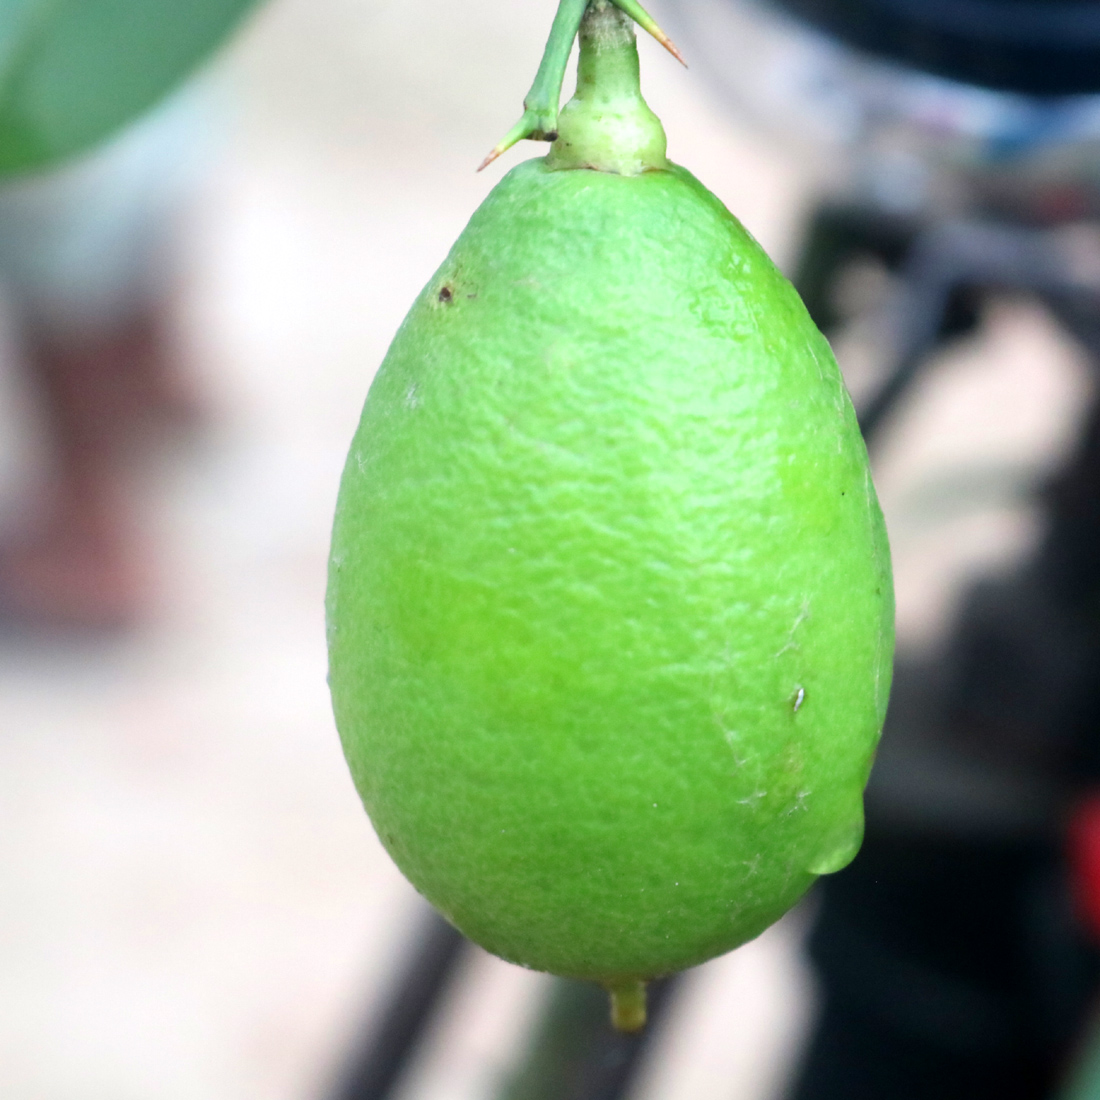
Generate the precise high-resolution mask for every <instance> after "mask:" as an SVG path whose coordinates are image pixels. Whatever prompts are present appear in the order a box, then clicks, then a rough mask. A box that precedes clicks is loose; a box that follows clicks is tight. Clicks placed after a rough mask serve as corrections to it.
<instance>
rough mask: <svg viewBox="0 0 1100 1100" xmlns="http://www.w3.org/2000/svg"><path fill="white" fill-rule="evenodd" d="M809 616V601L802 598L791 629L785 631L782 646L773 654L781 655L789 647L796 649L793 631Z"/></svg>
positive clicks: (796, 644)
mask: <svg viewBox="0 0 1100 1100" xmlns="http://www.w3.org/2000/svg"><path fill="white" fill-rule="evenodd" d="M809 617H810V601H809V600H803V601H802V607H801V608H799V611H798V615H797V616H796V617H795V620H794V622H793V623H792V624H791V629H790V630H788V631H787V640H786V642H784V643H783V646H782V648H780V649H779V650H777V651H776V652H775V654H774V656H776V657H781V656H782V655H783V654H784V653H786V652H787V650H789V649H798V643H797V642H796V641H795V640H794V636H795V632H796V631H797V630H798V628H799V627H800V626H801V625H802V624H803V623H804V622H805V621H806V620H807V619H808V618H809Z"/></svg>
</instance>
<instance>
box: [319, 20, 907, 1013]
mask: <svg viewBox="0 0 1100 1100" xmlns="http://www.w3.org/2000/svg"><path fill="white" fill-rule="evenodd" d="M580 66H581V68H580V75H579V82H578V95H577V98H576V99H575V100H574V101H573V102H572V103H571V104H570V105H568V106H567V107H566V108H565V110H563V112H562V114H561V120H560V130H559V136H558V138H557V141H556V143H555V145H554V147H553V149H552V150H551V153H550V155H549V157H547V158H546V159H539V160H531V161H527V162H526V163H523V164H520V165H519V166H518V167H517V168H515V169H513V170H512V171H511V172H509V173H508V175H507V176H506V177H505V178H504V179H503V180H502V181H501V183H500V184H499V185H498V186H497V187H496V188H495V189H494V190H493V191H492V193H491V194H490V195H489V197H488V198H487V199H486V200H485V202H484V204H483V205H482V206H481V208H480V209H479V210H478V211H477V212H476V213H475V214H474V216H473V218H472V219H471V221H470V223H469V225H468V226H467V228H466V229H465V231H464V232H463V233H462V235H461V237H460V238H459V239H458V241H457V243H456V244H455V246H454V248H453V249H452V250H451V253H450V255H449V256H448V257H447V259H446V261H445V262H444V264H443V266H442V267H441V268H440V269H439V270H438V272H437V273H436V274H435V275H434V277H433V278H432V279H431V281H430V282H429V283H428V285H427V286H426V287H425V289H424V290H423V292H422V293H421V295H420V297H419V298H418V299H417V301H416V302H415V303H414V305H413V307H412V309H411V310H410V312H409V314H408V316H407V317H406V319H405V321H404V323H403V324H402V326H401V328H400V330H399V332H398V334H397V336H396V338H395V339H394V341H393V344H392V346H391V348H390V350H389V353H388V354H387V356H386V358H385V361H384V362H383V364H382V366H381V368H380V369H379V371H378V374H377V377H376V378H375V380H374V383H373V385H372V386H371V389H370V394H369V396H368V398H367V402H366V406H365V408H364V410H363V416H362V420H361V422H360V425H359V429H358V432H357V433H356V436H355V440H354V442H353V444H352V447H351V453H350V455H349V458H348V462H347V466H346V469H345V472H344V477H343V481H342V484H341V487H340V495H339V502H338V505H337V513H336V522H335V530H334V533H333V543H332V557H331V566H330V582H329V595H328V621H329V645H330V655H331V676H330V681H331V687H332V696H333V702H334V708H335V713H336V720H337V725H338V727H339V730H340V734H341V737H342V740H343V745H344V750H345V752H346V755H347V758H348V761H349V764H350V766H351V771H352V774H353V777H354V779H355V783H356V786H357V788H358V790H359V792H360V795H361V796H362V799H363V802H364V804H365V806H366V808H367V810H368V812H369V814H370V816H371V819H372V820H373V822H374V825H375V827H376V829H377V831H378V834H379V836H380V837H381V839H382V842H383V843H384V844H385V845H386V847H387V849H388V850H389V852H390V853H391V854H392V856H393V858H394V859H395V860H396V862H397V864H398V865H399V866H400V867H401V869H402V870H403V871H404V873H405V874H406V875H407V876H408V878H409V879H410V880H411V881H412V883H413V884H414V885H415V886H416V887H417V889H419V890H420V891H421V892H422V893H423V894H424V895H425V896H426V897H427V898H428V899H429V900H431V901H432V902H433V903H434V904H435V905H436V906H437V907H438V908H439V909H440V910H441V911H442V912H443V914H444V915H445V916H446V917H447V918H448V919H449V920H451V921H452V922H453V923H454V924H455V925H457V927H459V928H460V929H461V930H462V931H463V932H465V933H466V934H467V935H468V936H469V937H470V938H472V939H473V940H475V941H477V942H478V943H480V944H481V945H483V946H484V947H486V948H487V949H488V950H490V951H493V952H495V953H496V954H498V955H500V956H502V957H503V958H505V959H509V960H512V961H514V962H517V963H521V964H523V965H525V966H529V967H534V968H536V969H539V970H547V971H552V972H554V973H557V974H563V975H568V976H572V977H583V978H592V979H596V980H598V981H601V982H603V983H604V984H606V985H608V986H609V987H611V988H613V989H616V990H618V991H619V993H620V999H621V1001H622V1004H621V1005H620V1008H621V1009H622V1010H623V1011H626V1012H627V1014H628V1015H629V1011H628V1010H629V1003H630V997H631V994H632V993H636V992H637V989H638V986H637V983H638V982H639V981H642V980H645V979H648V978H651V977H654V976H657V975H661V974H667V973H669V972H672V971H675V970H679V969H681V968H683V967H687V966H691V965H693V964H695V963H699V962H702V961H703V960H705V959H708V958H710V957H712V956H714V955H717V954H719V953H722V952H725V951H728V950H730V949H731V948H734V947H736V946H738V945H739V944H741V943H744V942H745V941H746V940H748V939H751V938H752V937H754V936H756V935H757V934H758V933H759V932H761V931H762V930H763V929H764V928H765V927H767V926H768V925H769V924H770V923H771V922H773V921H774V920H776V919H777V918H778V917H779V916H780V915H782V914H783V913H784V912H785V911H786V910H787V909H788V908H789V907H790V906H791V905H792V904H793V903H794V902H795V901H796V900H797V899H798V898H799V897H800V896H801V895H802V893H803V892H804V891H805V890H806V889H807V887H808V886H809V885H810V883H811V882H812V881H813V880H814V878H815V876H817V875H819V874H824V873H828V872H830V871H835V870H838V869H839V868H840V867H842V866H844V865H845V864H846V863H847V862H848V861H849V860H850V859H851V858H852V856H853V855H854V854H855V852H856V851H857V849H858V847H859V843H860V839H861V836H862V791H863V787H864V785H865V783H866V780H867V775H868V770H869V767H870V761H871V757H872V753H873V750H874V746H875V743H876V740H877V738H878V734H879V731H880V729H881V725H882V720H883V716H884V712H885V708H886V701H887V695H888V689H889V680H890V659H891V652H892V643H893V627H892V623H893V597H892V587H891V578H890V564H889V552H888V549H887V542H886V536H885V532H884V528H883V523H882V518H881V515H880V512H879V508H878V504H877V502H876V499H875V493H874V489H873V487H872V483H871V478H870V474H869V470H868V465H867V456H866V452H865V449H864V446H863V442H862V440H861V438H860V434H859V431H858V428H857V425H856V421H855V417H854V414H853V411H852V407H851V404H850V402H849V399H848V396H847V393H846V391H845V389H844V386H843V384H842V382H841V379H840V376H839V373H838V371H837V367H836V364H835V361H834V359H833V356H832V354H831V352H830V350H829V346H828V344H827V343H826V341H825V340H824V338H823V337H822V336H821V335H820V333H819V332H818V331H817V330H816V329H815V327H814V326H813V324H812V322H811V321H810V319H809V317H808V315H807V314H806V311H805V309H804V308H803V306H802V303H801V302H800V301H799V299H798V296H797V295H796V293H795V291H794V290H793V289H792V287H791V286H790V284H789V283H788V282H787V281H786V279H784V278H783V277H782V276H781V275H780V274H779V273H778V271H777V270H776V269H775V267H774V266H773V264H772V263H771V261H770V260H769V259H768V257H767V256H766V255H765V254H764V252H763V251H762V250H761V249H760V247H759V246H758V245H757V244H756V242H755V241H754V240H753V238H752V237H751V236H750V235H749V234H748V233H747V232H746V231H745V229H744V228H743V227H742V226H741V225H740V223H739V222H738V221H737V220H736V219H735V218H734V217H733V216H732V215H731V214H730V213H729V212H728V211H727V210H726V209H725V208H724V207H723V206H722V204H721V203H720V202H719V200H718V199H717V198H715V197H714V196H713V195H712V194H710V192H708V191H707V190H706V189H705V188H704V187H703V186H702V185H701V184H700V183H699V182H698V181H696V180H695V179H694V178H693V177H692V176H691V175H690V174H689V173H688V172H687V171H685V170H684V169H683V168H680V167H677V166H675V165H673V164H671V163H669V162H668V161H667V160H666V159H665V154H664V135H663V132H661V130H660V124H659V123H658V122H657V121H656V119H655V118H654V116H653V115H652V114H651V113H650V112H649V110H648V108H647V107H645V104H644V103H643V102H642V100H641V97H640V94H639V93H638V91H637V54H636V50H635V45H634V39H633V30H632V28H631V27H630V25H629V23H628V22H627V21H626V20H625V18H623V17H622V16H621V15H620V14H619V12H618V11H617V10H616V9H614V8H612V7H610V6H607V5H606V4H602V3H598V2H597V3H594V4H592V5H590V6H589V9H588V14H587V16H586V17H585V24H584V26H583V27H582V31H581V61H580ZM624 1006H625V1007H624Z"/></svg>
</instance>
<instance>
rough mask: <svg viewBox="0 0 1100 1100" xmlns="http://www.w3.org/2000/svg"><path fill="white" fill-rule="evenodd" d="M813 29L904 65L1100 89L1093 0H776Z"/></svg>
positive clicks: (1041, 89) (1033, 90) (977, 78)
mask: <svg viewBox="0 0 1100 1100" xmlns="http://www.w3.org/2000/svg"><path fill="white" fill-rule="evenodd" d="M778 6H779V7H782V8H784V9H786V10H787V11H789V12H790V13H791V14H792V15H796V16H798V17H799V18H801V19H804V20H806V22H808V23H810V24H812V25H813V26H815V27H818V28H819V29H821V30H823V31H825V32H826V33H828V34H831V35H834V36H836V37H837V38H839V39H841V40H843V41H845V42H848V43H849V44H851V45H853V46H856V47H857V48H858V49H861V50H866V51H867V52H869V53H872V54H877V55H879V56H882V57H884V58H888V59H890V60H892V61H895V62H900V63H901V64H903V65H909V66H912V67H913V68H917V69H923V70H925V71H926V72H930V73H935V74H937V75H938V76H943V77H947V78H948V79H950V80H958V81H962V82H965V83H968V84H979V85H982V86H983V87H987V88H997V89H1001V90H1004V91H1012V92H1022V93H1025V94H1028V95H1040V96H1065V95H1079V94H1084V93H1089V92H1096V91H1100V4H1098V3H1095V2H1094V0H779V3H778Z"/></svg>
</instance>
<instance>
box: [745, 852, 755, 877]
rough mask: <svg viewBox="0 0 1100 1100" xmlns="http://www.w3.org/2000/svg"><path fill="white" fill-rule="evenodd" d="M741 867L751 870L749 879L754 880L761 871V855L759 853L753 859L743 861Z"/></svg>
mask: <svg viewBox="0 0 1100 1100" xmlns="http://www.w3.org/2000/svg"><path fill="white" fill-rule="evenodd" d="M741 866H742V867H747V868H748V869H749V870H748V875H747V877H748V878H752V877H753V876H754V875H755V874H757V873H758V872H759V870H760V853H759V852H757V853H756V855H754V856H753V857H752V859H743V860H741Z"/></svg>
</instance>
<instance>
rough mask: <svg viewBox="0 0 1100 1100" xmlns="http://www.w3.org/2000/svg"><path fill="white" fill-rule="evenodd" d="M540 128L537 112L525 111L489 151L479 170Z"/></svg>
mask: <svg viewBox="0 0 1100 1100" xmlns="http://www.w3.org/2000/svg"><path fill="white" fill-rule="evenodd" d="M538 129H539V127H538V119H537V116H536V115H535V113H534V112H533V111H524V112H523V117H522V118H521V119H520V120H519V122H517V123H516V124H515V126H513V127H512V128H511V130H509V131H508V133H506V134H505V135H504V137H502V138H501V139H500V141H499V142H497V144H496V145H495V146H493V148H492V149H491V150H490V151H489V155H488V156H487V157H486V158H485V159H484V160H483V161H482V162H481V163H480V164H479V165H478V168H477V170H478V171H479V172H480V171H481V170H482V169H483V168H488V167H489V165H490V164H492V163H493V161H494V160H496V159H497V157H499V156H500V154H501V153H507V152H508V150H509V149H511V148H512V146H513V145H515V144H516V142H517V141H522V140H523V139H524V138H528V137H532V136H533V135H535V134H536V133H537V132H538Z"/></svg>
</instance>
